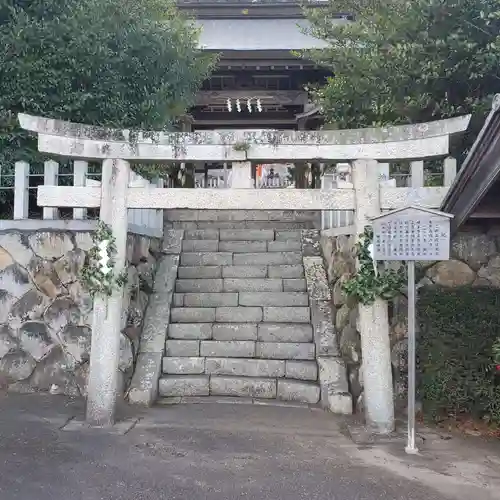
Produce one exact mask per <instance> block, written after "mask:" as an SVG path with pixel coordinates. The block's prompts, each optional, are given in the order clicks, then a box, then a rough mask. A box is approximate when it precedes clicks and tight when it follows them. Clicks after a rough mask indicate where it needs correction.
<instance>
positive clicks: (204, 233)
mask: <svg viewBox="0 0 500 500" xmlns="http://www.w3.org/2000/svg"><path fill="white" fill-rule="evenodd" d="M218 239H219V230H218V229H187V230H185V231H184V240H218Z"/></svg>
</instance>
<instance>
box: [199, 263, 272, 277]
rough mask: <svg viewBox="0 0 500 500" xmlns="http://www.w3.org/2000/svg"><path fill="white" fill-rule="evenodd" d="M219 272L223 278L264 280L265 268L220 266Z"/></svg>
mask: <svg viewBox="0 0 500 500" xmlns="http://www.w3.org/2000/svg"><path fill="white" fill-rule="evenodd" d="M221 272H222V277H223V278H265V277H266V276H267V266H222V267H221ZM200 277H201V276H200Z"/></svg>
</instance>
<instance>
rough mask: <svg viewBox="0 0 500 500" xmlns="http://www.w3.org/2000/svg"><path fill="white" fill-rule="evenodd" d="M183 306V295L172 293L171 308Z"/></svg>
mask: <svg viewBox="0 0 500 500" xmlns="http://www.w3.org/2000/svg"><path fill="white" fill-rule="evenodd" d="M183 305H184V294H183V293H174V295H173V297H172V307H182V306H183Z"/></svg>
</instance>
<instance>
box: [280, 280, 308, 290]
mask: <svg viewBox="0 0 500 500" xmlns="http://www.w3.org/2000/svg"><path fill="white" fill-rule="evenodd" d="M283 291H284V292H305V291H307V285H306V280H305V279H303V278H296V279H284V280H283Z"/></svg>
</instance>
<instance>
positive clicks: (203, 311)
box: [170, 307, 216, 323]
mask: <svg viewBox="0 0 500 500" xmlns="http://www.w3.org/2000/svg"><path fill="white" fill-rule="evenodd" d="M215 311H216V310H215V309H213V308H209V307H199V308H198V307H175V308H173V309H172V312H171V317H170V318H171V321H172V323H213V322H214V321H215V320H216V312H215Z"/></svg>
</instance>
